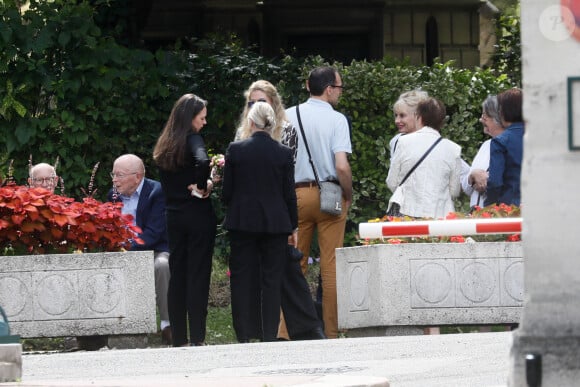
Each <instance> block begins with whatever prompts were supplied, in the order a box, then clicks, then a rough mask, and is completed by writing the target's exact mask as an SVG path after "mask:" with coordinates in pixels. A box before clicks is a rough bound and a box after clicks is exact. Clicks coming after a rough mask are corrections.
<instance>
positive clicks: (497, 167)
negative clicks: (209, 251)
mask: <svg viewBox="0 0 580 387" xmlns="http://www.w3.org/2000/svg"><path fill="white" fill-rule="evenodd" d="M524 129H525V127H524V123H523V122H515V123H513V124H511V125H510V126H508V127H507V128H506V130H505V131H504V132H503V133H502V134H500V135H499V136H496V137H494V138H493V139H492V140H491V145H490V155H489V178H488V180H487V192H486V194H487V198H486V199H485V205H486V206H488V205H490V204H494V203H495V204H500V203H505V204H515V205H517V206H519V205H520V200H521V198H520V181H521V174H522V156H523V139H524Z"/></svg>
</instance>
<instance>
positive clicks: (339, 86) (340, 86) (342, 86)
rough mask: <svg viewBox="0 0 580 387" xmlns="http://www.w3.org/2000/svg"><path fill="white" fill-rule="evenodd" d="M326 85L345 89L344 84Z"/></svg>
mask: <svg viewBox="0 0 580 387" xmlns="http://www.w3.org/2000/svg"><path fill="white" fill-rule="evenodd" d="M328 86H330V87H336V88H339V89H341V90H344V89H346V87H344V85H328Z"/></svg>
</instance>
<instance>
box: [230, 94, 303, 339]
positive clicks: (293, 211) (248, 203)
mask: <svg viewBox="0 0 580 387" xmlns="http://www.w3.org/2000/svg"><path fill="white" fill-rule="evenodd" d="M248 120H249V123H250V128H251V132H252V135H251V137H249V138H247V139H245V140H243V141H238V142H233V143H231V144H230V145H229V147H228V149H227V151H226V157H225V159H226V162H225V168H224V178H223V194H222V198H223V200H224V202H225V204H226V205H227V212H226V219H225V223H224V226H225V228H226V229H227V230H228V231H229V236H230V247H231V257H230V271H231V277H230V281H231V282H230V283H231V299H232V317H233V323H234V329H235V331H236V335H237V338H238V341H240V342H247V341H248V339H249V337H251V336H252V332H256V330H257V329H256V327H253V326H252V322H253V321H254V319H253V318H252V316H251V315H250V313H249V311H251V310H252V303H253V302H254V300H253V298H252V297H254V293H253V292H252V291H251V289H252V286H251V282H252V278H254V277H255V275H254V274H255V273H253V271H254V270H259V271H260V273H259V278H260V288H261V294H260V298H261V303H260V305H261V309H262V310H261V312H262V313H261V315H262V321H261V323H262V327H261V328H262V329H261V331H262V341H275V340H276V335H277V332H278V323H279V321H280V288H281V283H282V277H283V274H284V267H285V264H286V245H287V244H288V243H291V244H292V245H294V246H296V244H297V225H298V210H297V207H296V193H295V191H294V162H293V153H292V151H291V150H290V148H288V147H286V146H285V145H282V144H280V143H279V142H278V141H276V140H274V139H272V137H271V131H272V128H274V127H275V126H276V121H275V118H274V111H273V110H272V108H271V107H270V105H268V104H267V103H265V102H257V103H255V104H254V105H253V106H252V108H251V109H250V111H249V113H248Z"/></svg>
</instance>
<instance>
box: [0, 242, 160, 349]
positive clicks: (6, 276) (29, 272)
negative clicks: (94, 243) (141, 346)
mask: <svg viewBox="0 0 580 387" xmlns="http://www.w3.org/2000/svg"><path fill="white" fill-rule="evenodd" d="M0 259H1V260H2V265H1V268H0V304H2V306H3V308H4V310H5V311H6V314H7V316H8V320H9V321H10V328H11V331H12V333H13V334H16V335H20V336H21V337H23V338H33V337H61V336H94V335H139V334H147V333H153V332H155V331H156V315H155V286H154V277H153V252H152V251H134V252H115V253H90V254H50V255H29V256H3V257H0Z"/></svg>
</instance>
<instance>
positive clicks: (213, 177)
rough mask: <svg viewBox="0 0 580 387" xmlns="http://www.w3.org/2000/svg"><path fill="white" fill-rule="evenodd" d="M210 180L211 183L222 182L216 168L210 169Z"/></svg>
mask: <svg viewBox="0 0 580 387" xmlns="http://www.w3.org/2000/svg"><path fill="white" fill-rule="evenodd" d="M209 176H210V178H211V180H212V181H213V183H216V184H217V183H219V182H220V181H222V177H221V176H220V174H219V172H218V170H217V167H213V168H212V169H211V173H210V175H209Z"/></svg>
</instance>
